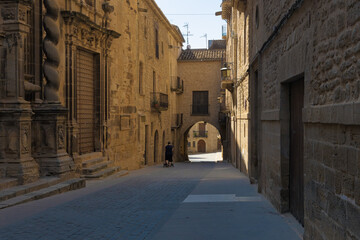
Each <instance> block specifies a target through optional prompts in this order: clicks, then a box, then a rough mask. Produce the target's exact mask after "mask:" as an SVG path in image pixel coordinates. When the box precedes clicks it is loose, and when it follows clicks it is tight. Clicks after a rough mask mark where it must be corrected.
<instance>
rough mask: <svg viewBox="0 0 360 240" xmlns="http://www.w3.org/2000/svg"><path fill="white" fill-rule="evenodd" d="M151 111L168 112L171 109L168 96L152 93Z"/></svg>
mask: <svg viewBox="0 0 360 240" xmlns="http://www.w3.org/2000/svg"><path fill="white" fill-rule="evenodd" d="M150 101H151V103H150V105H151V109H152V110H153V111H157V112H160V111H166V110H168V108H169V100H168V95H167V94H165V93H159V92H153V93H151V99H150Z"/></svg>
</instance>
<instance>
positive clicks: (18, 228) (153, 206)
mask: <svg viewBox="0 0 360 240" xmlns="http://www.w3.org/2000/svg"><path fill="white" fill-rule="evenodd" d="M219 169H220V170H221V169H230V171H232V175H231V176H230V178H234V174H235V175H239V176H241V177H242V178H244V179H245V178H246V177H244V176H242V175H241V174H240V173H238V172H237V171H236V170H235V169H234V168H233V167H232V166H231V165H229V164H227V163H218V164H216V163H181V164H180V163H179V164H176V166H175V167H174V168H163V167H162V166H153V167H147V168H144V169H141V170H137V171H132V172H130V175H128V176H125V177H122V178H116V179H107V180H103V181H98V182H91V183H90V184H89V185H90V186H89V187H87V188H88V189H87V190H86V189H85V190H78V191H74V192H68V193H65V194H62V196H54V197H50V198H47V199H43V200H39V201H34V202H31V203H27V204H23V205H20V206H15V207H12V208H9V209H4V210H1V211H0V216H1V215H2V217H0V221H2V222H0V239H1V240H17V239H19V240H27V239H36V240H41V239H43V240H52V239H56V240H60V239H66V240H70V239H71V240H77V239H90V240H96V239H122V240H131V239H154V238H156V239H168V237H167V236H164V237H161V234H160V235H159V233H164V231H163V230H161V229H164V227H165V228H166V226H167V224H165V223H167V222H168V221H169V220H170V219H171V217H172V215H173V214H174V213H175V212H176V211H177V210H179V209H180V206H181V205H184V204H183V203H182V202H183V201H184V199H186V198H187V197H188V196H189V195H190V194H191V193H192V192H193V191H194V190H195V189H196V187H197V186H198V185H199V183H200V182H201V181H204V179H206V176H208V175H209V174H210V173H211V172H213V171H216V170H219ZM223 177H224V179H225V180H226V176H223ZM233 180H234V179H233ZM214 186H215V187H216V184H215V185H214ZM249 186H250V185H249ZM229 191H230V190H229ZM73 196H76V197H73ZM59 199H60V200H59ZM47 204H49V205H50V206H49V207H45V206H46V205H47ZM22 213H24V214H25V213H26V214H25V215H26V217H22V216H21V215H22ZM6 216H8V218H9V222H7V220H6ZM10 219H11V221H10ZM176 224H179V223H176ZM179 229H180V228H179ZM165 233H166V231H165ZM155 235H158V236H155ZM165 235H166V234H165ZM177 239H179V238H177ZM193 239H201V238H193ZM208 239H217V238H208ZM264 239H265V238H264Z"/></svg>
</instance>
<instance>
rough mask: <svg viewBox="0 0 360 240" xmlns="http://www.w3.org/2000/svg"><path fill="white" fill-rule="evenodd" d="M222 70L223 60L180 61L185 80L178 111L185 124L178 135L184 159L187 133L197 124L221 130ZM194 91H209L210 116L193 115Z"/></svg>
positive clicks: (179, 64)
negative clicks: (220, 97) (202, 122)
mask: <svg viewBox="0 0 360 240" xmlns="http://www.w3.org/2000/svg"><path fill="white" fill-rule="evenodd" d="M187 51H188V50H187ZM220 68H221V60H213V61H183V60H181V61H180V60H179V61H178V71H179V76H180V77H181V79H183V80H184V93H183V94H182V95H180V96H179V99H178V103H179V104H178V110H179V112H180V113H183V116H184V123H183V125H182V127H181V128H180V129H179V130H180V131H179V132H180V134H179V135H178V136H179V142H180V144H181V145H180V146H179V147H180V149H179V152H180V153H181V157H182V158H183V159H184V158H186V155H187V153H186V152H185V151H186V148H185V146H186V145H185V144H186V138H187V133H188V131H189V129H190V128H191V127H192V126H193V125H194V124H195V123H197V122H200V121H205V122H207V123H209V124H211V125H213V126H214V127H215V128H217V129H218V130H220V125H219V115H218V113H219V110H220V103H219V102H218V100H217V98H218V97H219V96H220ZM205 83H206V84H205ZM193 91H209V114H208V115H206V116H193V115H191V106H192V94H193V93H192V92H193ZM222 137H223V136H222Z"/></svg>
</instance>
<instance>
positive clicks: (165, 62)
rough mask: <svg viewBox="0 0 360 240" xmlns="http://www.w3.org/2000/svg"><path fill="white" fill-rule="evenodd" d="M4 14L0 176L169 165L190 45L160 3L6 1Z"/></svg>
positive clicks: (0, 22)
mask: <svg viewBox="0 0 360 240" xmlns="http://www.w3.org/2000/svg"><path fill="white" fill-rule="evenodd" d="M0 13H1V18H0V178H17V179H18V180H19V183H20V184H24V183H29V182H33V181H36V180H37V179H38V178H39V177H44V176H58V177H62V178H64V179H66V178H71V177H75V176H85V177H101V176H104V175H107V174H111V173H113V172H115V171H117V170H118V169H120V168H121V169H136V168H139V167H141V166H143V165H145V164H156V163H158V162H160V161H162V157H163V156H162V152H163V146H165V142H167V141H170V140H171V139H172V138H173V137H172V135H171V134H172V124H171V123H172V122H173V121H174V118H176V114H177V110H176V108H175V107H176V105H177V103H176V101H177V96H178V95H179V93H178V92H176V91H177V90H178V89H177V88H176V87H177V86H176V87H174V88H172V85H171V84H172V79H173V77H174V76H177V75H178V74H177V64H176V61H177V58H178V56H179V53H180V50H181V47H182V43H183V41H184V39H183V37H182V35H181V33H180V31H179V29H178V28H177V27H176V26H174V25H171V24H170V23H169V21H168V20H167V19H166V17H165V16H164V14H163V13H162V12H161V10H160V9H159V7H158V6H157V5H156V3H155V1H153V0H143V1H137V0H127V1H109V0H101V1H100V0H62V1H60V0H59V1H58V0H32V1H30V0H18V1H15V0H5V1H1V2H0ZM40 26H42V27H40ZM90 165H91V167H89V166H90ZM97 170H101V171H100V173H99V172H98V173H97V174H95V171H97Z"/></svg>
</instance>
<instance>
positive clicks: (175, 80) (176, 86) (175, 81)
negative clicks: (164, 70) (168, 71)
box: [171, 76, 184, 94]
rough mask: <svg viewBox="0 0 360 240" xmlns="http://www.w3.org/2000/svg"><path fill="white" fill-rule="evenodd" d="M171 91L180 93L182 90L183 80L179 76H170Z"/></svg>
mask: <svg viewBox="0 0 360 240" xmlns="http://www.w3.org/2000/svg"><path fill="white" fill-rule="evenodd" d="M171 91H173V92H176V93H177V94H181V93H183V92H184V80H181V79H180V77H175V76H173V77H171Z"/></svg>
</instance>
